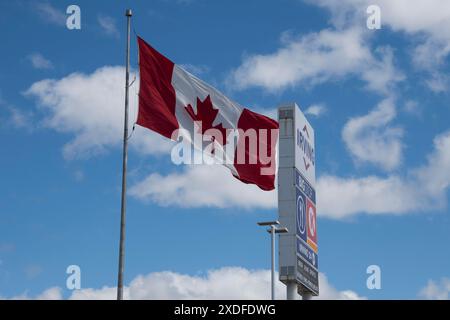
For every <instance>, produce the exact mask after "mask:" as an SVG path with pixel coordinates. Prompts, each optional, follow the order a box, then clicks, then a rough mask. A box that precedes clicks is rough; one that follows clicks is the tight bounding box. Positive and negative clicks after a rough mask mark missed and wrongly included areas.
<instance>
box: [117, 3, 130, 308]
mask: <svg viewBox="0 0 450 320" xmlns="http://www.w3.org/2000/svg"><path fill="white" fill-rule="evenodd" d="M132 15H133V14H132V12H131V9H127V10H126V11H125V16H126V17H127V49H126V73H125V120H124V130H123V158H122V199H121V210H120V244H119V272H118V279H117V300H122V299H123V270H124V255H125V214H126V204H127V198H126V192H127V157H128V90H129V86H130V29H131V28H130V24H131V16H132Z"/></svg>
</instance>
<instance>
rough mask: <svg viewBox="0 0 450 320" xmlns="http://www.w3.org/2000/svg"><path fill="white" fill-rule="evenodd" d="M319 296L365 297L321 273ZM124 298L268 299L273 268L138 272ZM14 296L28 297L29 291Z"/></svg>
mask: <svg viewBox="0 0 450 320" xmlns="http://www.w3.org/2000/svg"><path fill="white" fill-rule="evenodd" d="M319 286H320V296H319V297H317V298H314V299H329V300H356V299H365V298H364V297H361V296H359V295H358V294H357V293H356V292H354V291H351V290H345V291H339V290H337V289H336V288H334V287H333V286H332V285H331V284H330V283H329V281H328V279H327V277H326V276H325V275H324V274H322V273H320V274H319ZM275 290H276V292H275V294H276V297H277V299H286V287H285V286H284V285H283V284H282V283H281V282H279V281H276V287H275ZM116 292H117V291H116V288H115V287H107V286H104V287H102V288H100V289H93V288H86V289H81V290H75V291H73V293H72V295H71V296H70V297H69V299H72V300H113V299H116V294H117V293H116ZM36 298H37V299H62V295H61V290H60V289H59V288H57V287H54V288H50V289H48V290H46V291H44V292H43V293H42V294H40V295H38V296H37V297H36ZM124 298H125V299H131V300H146V299H152V300H158V299H172V300H219V299H223V300H232V299H236V300H268V299H270V270H248V269H245V268H241V267H223V268H220V269H214V270H209V271H208V272H207V273H206V274H204V275H198V276H191V275H186V274H180V273H176V272H171V271H163V272H153V273H149V274H147V275H139V276H137V277H136V278H134V279H133V280H132V281H131V282H130V284H129V285H128V286H125V287H124ZM14 299H29V297H28V296H27V295H26V294H23V295H21V296H17V297H14Z"/></svg>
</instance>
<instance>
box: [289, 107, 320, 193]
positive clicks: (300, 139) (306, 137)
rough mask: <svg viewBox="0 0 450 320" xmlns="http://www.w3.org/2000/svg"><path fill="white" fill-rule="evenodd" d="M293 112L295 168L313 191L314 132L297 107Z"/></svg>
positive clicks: (314, 163)
mask: <svg viewBox="0 0 450 320" xmlns="http://www.w3.org/2000/svg"><path fill="white" fill-rule="evenodd" d="M294 112H295V133H294V134H295V167H296V168H297V170H299V171H300V173H301V174H302V175H303V177H305V179H306V180H308V182H309V184H310V185H311V186H312V187H313V188H314V189H315V186H316V156H315V152H316V150H315V149H314V130H313V128H312V127H311V125H310V124H309V122H308V120H306V118H305V115H304V114H303V112H301V111H300V108H299V107H298V106H297V107H296V108H295V109H294Z"/></svg>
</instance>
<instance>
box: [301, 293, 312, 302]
mask: <svg viewBox="0 0 450 320" xmlns="http://www.w3.org/2000/svg"><path fill="white" fill-rule="evenodd" d="M302 298H303V300H311V298H312V294H311V293H309V292H308V293H304V294H302Z"/></svg>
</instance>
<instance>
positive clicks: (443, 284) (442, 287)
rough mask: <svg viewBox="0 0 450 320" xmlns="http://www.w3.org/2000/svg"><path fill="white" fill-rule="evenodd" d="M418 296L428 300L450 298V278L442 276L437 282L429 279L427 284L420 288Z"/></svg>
mask: <svg viewBox="0 0 450 320" xmlns="http://www.w3.org/2000/svg"><path fill="white" fill-rule="evenodd" d="M418 296H419V298H421V299H428V300H448V299H449V298H450V279H449V278H442V279H441V280H440V281H438V282H435V281H433V280H429V281H428V284H427V285H426V286H425V287H424V288H422V289H421V290H420V292H419V294H418Z"/></svg>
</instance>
